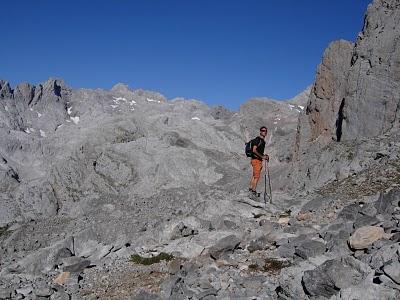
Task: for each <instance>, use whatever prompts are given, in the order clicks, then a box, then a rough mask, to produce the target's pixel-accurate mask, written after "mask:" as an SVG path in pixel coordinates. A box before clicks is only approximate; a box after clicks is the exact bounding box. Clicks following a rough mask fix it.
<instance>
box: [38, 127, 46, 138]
mask: <svg viewBox="0 0 400 300" xmlns="http://www.w3.org/2000/svg"><path fill="white" fill-rule="evenodd" d="M39 131H40V136H41V137H46V132H44V131H43V130H42V129H40V130H39Z"/></svg>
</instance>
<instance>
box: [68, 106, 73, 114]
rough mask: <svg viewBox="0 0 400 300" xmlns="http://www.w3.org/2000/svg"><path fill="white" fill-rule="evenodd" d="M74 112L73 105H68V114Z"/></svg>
mask: <svg viewBox="0 0 400 300" xmlns="http://www.w3.org/2000/svg"><path fill="white" fill-rule="evenodd" d="M71 113H72V106H71V107H68V110H67V114H69V115H70V114H71Z"/></svg>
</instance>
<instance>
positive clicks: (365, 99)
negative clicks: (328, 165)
mask: <svg viewBox="0 0 400 300" xmlns="http://www.w3.org/2000/svg"><path fill="white" fill-rule="evenodd" d="M399 14H400V9H399V6H398V3H397V2H396V1H389V2H387V3H384V2H381V1H374V2H373V3H372V5H370V6H368V9H367V13H366V15H365V22H364V28H363V30H362V32H361V33H360V34H359V36H358V39H357V42H356V45H355V47H354V50H353V53H352V59H351V60H352V61H351V67H350V71H349V76H348V78H347V85H346V94H345V104H344V107H343V115H344V119H343V129H342V130H343V139H344V140H353V139H360V138H362V137H372V136H377V135H379V134H382V133H385V132H387V131H389V130H390V129H392V128H393V126H394V124H397V123H398V121H399V120H398V118H399V115H398V114H397V111H396V107H397V105H398V101H396V100H394V98H390V96H388V91H390V92H389V94H390V95H392V93H393V94H396V93H398V91H399V87H398V86H397V85H396V84H397V83H396V82H398V73H397V69H396V70H393V69H391V68H390V66H391V65H393V64H397V63H398V58H397V57H398V53H399V51H400V50H399V49H398V47H395V46H394V45H395V41H396V40H397V39H398V38H399V36H400V30H399V28H398V26H396V25H395V24H397V21H398V19H399ZM360 74H362V76H360ZM361 91H362V92H361ZM376 99H382V101H376Z"/></svg>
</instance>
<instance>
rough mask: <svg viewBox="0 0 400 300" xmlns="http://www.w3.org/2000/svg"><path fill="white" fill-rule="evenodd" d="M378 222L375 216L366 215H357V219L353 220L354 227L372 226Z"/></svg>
mask: <svg viewBox="0 0 400 300" xmlns="http://www.w3.org/2000/svg"><path fill="white" fill-rule="evenodd" d="M378 223H379V220H378V219H377V218H376V217H372V216H368V215H364V216H363V215H358V216H357V219H356V220H355V222H354V229H358V228H360V227H363V226H372V225H376V224H378Z"/></svg>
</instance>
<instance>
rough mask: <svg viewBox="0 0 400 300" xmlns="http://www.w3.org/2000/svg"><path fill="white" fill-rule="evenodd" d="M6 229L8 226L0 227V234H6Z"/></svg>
mask: <svg viewBox="0 0 400 300" xmlns="http://www.w3.org/2000/svg"><path fill="white" fill-rule="evenodd" d="M7 230H8V226H5V227H0V236H2V235H3V234H6V233H7Z"/></svg>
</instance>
